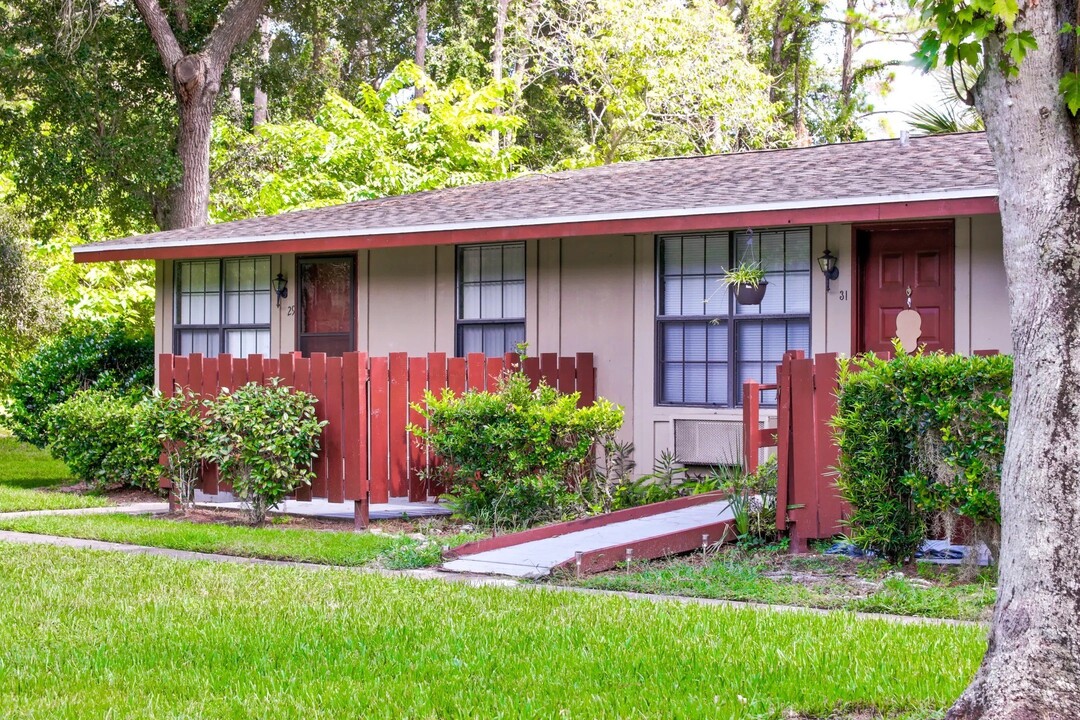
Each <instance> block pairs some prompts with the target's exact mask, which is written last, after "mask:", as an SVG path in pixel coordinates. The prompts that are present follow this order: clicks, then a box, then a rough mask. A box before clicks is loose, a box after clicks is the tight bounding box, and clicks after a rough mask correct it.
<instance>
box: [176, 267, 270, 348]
mask: <svg viewBox="0 0 1080 720" xmlns="http://www.w3.org/2000/svg"><path fill="white" fill-rule="evenodd" d="M271 295H272V293H271V290H270V258H269V257H252V258H228V259H225V260H188V261H181V262H177V263H176V299H175V305H176V312H175V319H174V334H175V337H174V344H173V349H174V352H175V353H176V354H178V355H190V354H192V353H201V354H203V355H205V356H206V357H216V356H217V355H219V354H220V353H223V352H225V353H229V354H230V355H233V356H235V357H246V356H248V355H252V354H260V355H269V354H270V307H271V305H270V303H271Z"/></svg>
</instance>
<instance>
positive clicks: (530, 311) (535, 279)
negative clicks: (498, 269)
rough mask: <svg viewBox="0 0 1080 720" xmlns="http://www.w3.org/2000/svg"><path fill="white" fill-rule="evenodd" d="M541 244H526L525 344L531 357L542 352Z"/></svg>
mask: <svg viewBox="0 0 1080 720" xmlns="http://www.w3.org/2000/svg"><path fill="white" fill-rule="evenodd" d="M551 242H557V241H551ZM540 243H541V241H540V240H528V241H526V243H525V342H526V343H527V344H528V346H529V354H530V355H537V354H539V353H540V352H541V351H542V348H541V347H540V282H539V258H540ZM543 352H546V350H543Z"/></svg>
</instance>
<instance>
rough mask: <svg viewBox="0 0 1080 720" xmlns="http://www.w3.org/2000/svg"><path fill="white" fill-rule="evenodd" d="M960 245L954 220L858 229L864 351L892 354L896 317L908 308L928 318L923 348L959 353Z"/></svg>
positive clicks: (921, 339)
mask: <svg viewBox="0 0 1080 720" xmlns="http://www.w3.org/2000/svg"><path fill="white" fill-rule="evenodd" d="M954 246H955V240H954V237H953V224H952V223H951V222H950V223H948V224H933V225H910V226H902V225H901V226H894V227H887V228H864V229H859V230H857V231H856V252H857V253H858V255H857V257H858V258H859V259H860V262H859V264H860V268H861V270H860V273H859V295H858V297H859V307H858V311H859V318H858V325H857V327H858V338H859V339H858V347H857V348H856V350H857V351H858V352H868V351H874V352H878V353H881V352H891V351H892V349H893V346H892V339H893V338H894V337H895V336H896V316H897V315H899V314H900V312H901V311H902V310H904V309H905V308H908V307H910V308H911V309H912V310H916V311H917V312H918V313H919V315H920V316H921V318H922V335H921V336H920V337H919V344H920V345H925V346H926V349H927V350H942V351H944V352H953V349H954V341H955V338H956V332H955V322H954V317H953V304H954V301H955V298H954V279H955V268H954V261H953V256H954V250H953V249H954ZM909 299H910V304H909V302H908V300H909Z"/></svg>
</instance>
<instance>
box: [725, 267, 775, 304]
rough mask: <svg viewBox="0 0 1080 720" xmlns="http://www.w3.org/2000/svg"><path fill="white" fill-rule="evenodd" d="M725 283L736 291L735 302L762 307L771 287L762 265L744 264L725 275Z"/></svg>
mask: <svg viewBox="0 0 1080 720" xmlns="http://www.w3.org/2000/svg"><path fill="white" fill-rule="evenodd" d="M723 283H724V284H725V285H727V286H728V287H731V288H734V289H735V302H737V303H739V304H740V305H760V304H761V301H762V300H763V299H764V297H765V291H766V290H767V289H768V287H769V281H768V280H766V279H765V270H764V268H762V267H761V263H756V262H755V263H747V262H744V263H742V264H740V265H739V266H738V267H734V268H731V269H730V270H728V271H727V272H725V273H724V278H723Z"/></svg>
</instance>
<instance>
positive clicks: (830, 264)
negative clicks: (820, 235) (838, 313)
mask: <svg viewBox="0 0 1080 720" xmlns="http://www.w3.org/2000/svg"><path fill="white" fill-rule="evenodd" d="M817 264H818V267H819V268H821V274H822V275H824V276H825V292H829V283H830V282H831V281H833V280H835V279H836V278H838V277H840V268H838V267H836V256H835V255H833V254H832V253H831V252H830V251H829V248H825V254H824V255H822V256H821V257H819V258H818V259H817Z"/></svg>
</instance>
